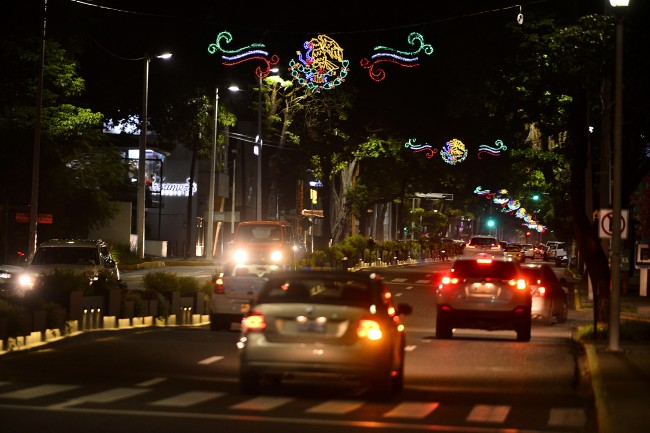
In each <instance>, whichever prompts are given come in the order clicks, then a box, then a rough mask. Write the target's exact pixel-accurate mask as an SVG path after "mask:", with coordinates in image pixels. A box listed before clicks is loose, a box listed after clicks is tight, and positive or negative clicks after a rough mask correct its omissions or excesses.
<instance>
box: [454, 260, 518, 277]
mask: <svg viewBox="0 0 650 433" xmlns="http://www.w3.org/2000/svg"><path fill="white" fill-rule="evenodd" d="M452 272H453V273H454V275H456V276H458V277H461V278H514V277H516V275H517V266H516V264H515V263H514V262H506V261H501V260H457V261H456V262H455V263H454V265H453V267H452Z"/></svg>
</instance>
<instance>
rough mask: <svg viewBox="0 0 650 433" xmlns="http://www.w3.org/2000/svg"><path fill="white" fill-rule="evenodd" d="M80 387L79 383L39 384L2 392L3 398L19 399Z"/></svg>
mask: <svg viewBox="0 0 650 433" xmlns="http://www.w3.org/2000/svg"><path fill="white" fill-rule="evenodd" d="M75 388H80V386H78V385H53V384H52V385H39V386H32V387H30V388H25V389H19V390H16V391H9V392H5V393H2V394H0V397H3V398H17V399H19V400H29V399H31V398H38V397H45V396H48V395H52V394H57V393H59V392H64V391H69V390H71V389H75Z"/></svg>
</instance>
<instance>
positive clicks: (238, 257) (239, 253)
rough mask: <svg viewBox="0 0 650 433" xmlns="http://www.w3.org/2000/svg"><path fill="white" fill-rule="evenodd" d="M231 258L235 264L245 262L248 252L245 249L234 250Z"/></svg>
mask: <svg viewBox="0 0 650 433" xmlns="http://www.w3.org/2000/svg"><path fill="white" fill-rule="evenodd" d="M232 259H233V261H234V262H235V263H237V264H241V263H246V261H247V260H248V253H247V252H246V250H235V251H234V252H233V253H232Z"/></svg>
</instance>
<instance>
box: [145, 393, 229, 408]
mask: <svg viewBox="0 0 650 433" xmlns="http://www.w3.org/2000/svg"><path fill="white" fill-rule="evenodd" d="M223 395H225V393H224V392H203V391H190V392H184V393H182V394H178V395H175V396H173V397H169V398H164V399H162V400H158V401H154V402H151V403H149V404H150V405H152V406H174V407H189V406H192V405H194V404H199V403H203V402H206V401H208V400H213V399H215V398H219V397H222V396H223Z"/></svg>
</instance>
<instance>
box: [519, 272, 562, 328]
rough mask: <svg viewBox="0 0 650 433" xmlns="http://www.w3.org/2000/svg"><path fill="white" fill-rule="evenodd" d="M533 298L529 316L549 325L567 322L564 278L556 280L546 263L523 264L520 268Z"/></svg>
mask: <svg viewBox="0 0 650 433" xmlns="http://www.w3.org/2000/svg"><path fill="white" fill-rule="evenodd" d="M521 270H522V272H523V273H524V275H525V276H526V278H527V281H528V287H530V292H531V294H532V296H533V303H532V307H531V316H532V317H533V318H535V319H540V320H541V321H542V322H543V323H544V324H547V325H551V324H552V323H553V322H554V321H555V322H557V323H564V322H566V321H567V318H568V314H569V306H568V301H567V289H566V288H565V287H564V286H565V285H566V279H565V278H558V277H557V275H555V272H554V271H553V268H551V266H550V265H548V264H546V263H535V264H532V263H531V264H525V265H522V267H521Z"/></svg>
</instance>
